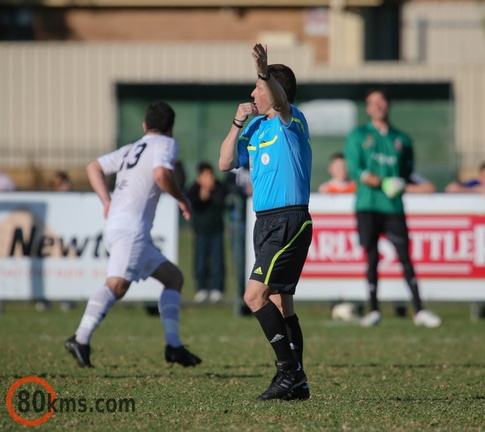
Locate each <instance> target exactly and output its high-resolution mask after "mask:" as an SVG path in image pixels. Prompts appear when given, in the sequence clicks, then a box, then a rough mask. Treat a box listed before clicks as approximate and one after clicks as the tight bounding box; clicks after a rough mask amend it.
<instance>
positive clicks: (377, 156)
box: [345, 123, 414, 213]
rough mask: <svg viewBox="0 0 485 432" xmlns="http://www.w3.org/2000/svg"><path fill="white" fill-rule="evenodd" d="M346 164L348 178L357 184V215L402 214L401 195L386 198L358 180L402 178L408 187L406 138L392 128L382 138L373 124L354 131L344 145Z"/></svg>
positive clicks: (409, 157)
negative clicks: (369, 175) (367, 174)
mask: <svg viewBox="0 0 485 432" xmlns="http://www.w3.org/2000/svg"><path fill="white" fill-rule="evenodd" d="M345 160H346V162H347V167H348V171H349V174H350V177H352V178H353V179H355V180H356V181H357V182H358V187H357V196H356V202H355V208H356V210H357V211H375V212H380V213H404V206H403V202H402V196H401V194H398V196H397V197H395V198H388V197H387V196H386V195H385V194H384V192H382V190H381V189H380V188H374V187H371V186H367V185H365V184H363V183H362V182H361V181H360V179H361V177H362V175H363V174H364V173H365V172H371V173H372V174H376V175H378V176H379V177H381V178H385V177H402V178H403V179H404V180H405V181H406V183H408V182H409V176H410V175H411V172H412V171H413V165H414V156H413V147H412V141H411V139H410V138H409V136H407V135H406V134H405V133H403V132H401V131H399V130H397V129H394V128H393V127H392V126H389V130H388V132H387V134H386V135H381V133H380V132H379V131H378V130H377V129H376V128H375V127H374V125H373V124H372V123H368V124H366V125H364V126H360V127H357V128H355V129H354V130H353V131H352V132H350V134H349V135H348V136H347V139H346V141H345Z"/></svg>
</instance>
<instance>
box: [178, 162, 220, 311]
mask: <svg viewBox="0 0 485 432" xmlns="http://www.w3.org/2000/svg"><path fill="white" fill-rule="evenodd" d="M197 172H198V174H197V179H196V181H195V183H194V184H193V185H192V186H191V187H190V188H189V190H188V192H187V196H188V198H189V199H190V201H191V202H192V208H193V210H194V213H193V225H192V226H193V228H194V233H195V247H194V273H195V280H196V289H197V293H196V295H195V298H194V300H195V301H196V302H197V303H202V302H205V301H207V300H209V301H210V302H211V303H217V302H219V301H221V300H222V296H223V292H224V279H225V262H224V200H225V198H226V195H227V189H226V188H225V186H223V185H222V184H221V183H220V182H219V181H218V180H216V177H215V174H214V169H213V168H212V165H210V164H209V163H207V162H201V163H200V164H199V166H198V169H197Z"/></svg>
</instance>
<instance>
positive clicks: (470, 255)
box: [302, 213, 485, 279]
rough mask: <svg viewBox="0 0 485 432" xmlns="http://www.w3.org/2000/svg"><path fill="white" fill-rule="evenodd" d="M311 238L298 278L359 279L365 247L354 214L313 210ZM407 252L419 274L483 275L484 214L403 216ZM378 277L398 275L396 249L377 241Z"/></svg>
mask: <svg viewBox="0 0 485 432" xmlns="http://www.w3.org/2000/svg"><path fill="white" fill-rule="evenodd" d="M312 218H313V241H312V245H311V246H310V250H309V253H308V257H307V261H306V263H305V267H304V269H303V273H302V278H335V277H344V278H349V277H351V278H352V277H362V276H363V275H364V272H365V256H364V250H363V249H362V248H361V246H360V245H359V238H358V234H357V231H356V220H355V216H354V215H353V214H320V213H312ZM406 220H407V224H408V228H409V235H410V253H411V259H412V260H413V263H414V267H415V271H416V274H417V276H418V277H419V278H430V279H433V278H440V279H443V278H484V277H485V216H483V215H472V214H462V215H460V214H454V215H443V214H425V215H424V214H419V215H413V214H407V216H406ZM379 253H380V261H379V275H380V276H382V277H401V276H402V270H401V265H400V263H399V261H398V259H397V256H396V253H395V250H394V247H393V245H392V243H391V242H389V240H387V239H386V238H385V237H383V238H381V239H380V240H379Z"/></svg>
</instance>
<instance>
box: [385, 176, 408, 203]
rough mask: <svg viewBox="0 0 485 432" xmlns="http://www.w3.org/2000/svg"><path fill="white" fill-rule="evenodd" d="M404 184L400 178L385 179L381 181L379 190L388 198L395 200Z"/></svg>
mask: <svg viewBox="0 0 485 432" xmlns="http://www.w3.org/2000/svg"><path fill="white" fill-rule="evenodd" d="M405 186H406V182H405V181H404V179H402V178H401V177H386V178H383V179H382V182H381V189H382V192H384V193H385V194H386V195H387V196H388V197H389V198H396V197H397V196H398V195H400V194H401V193H402V192H403V190H404V187H405Z"/></svg>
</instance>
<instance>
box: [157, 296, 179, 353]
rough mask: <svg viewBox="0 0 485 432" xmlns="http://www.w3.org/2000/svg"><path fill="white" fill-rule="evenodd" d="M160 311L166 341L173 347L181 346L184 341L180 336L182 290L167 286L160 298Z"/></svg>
mask: <svg viewBox="0 0 485 432" xmlns="http://www.w3.org/2000/svg"><path fill="white" fill-rule="evenodd" d="M158 311H159V312H160V319H161V320H162V325H163V330H164V332H165V341H166V342H167V344H168V345H170V346H173V347H179V346H181V345H182V342H180V338H179V321H180V317H179V315H180V292H179V291H176V290H174V289H170V288H165V289H164V290H163V292H162V294H161V295H160V299H159V300H158Z"/></svg>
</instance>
